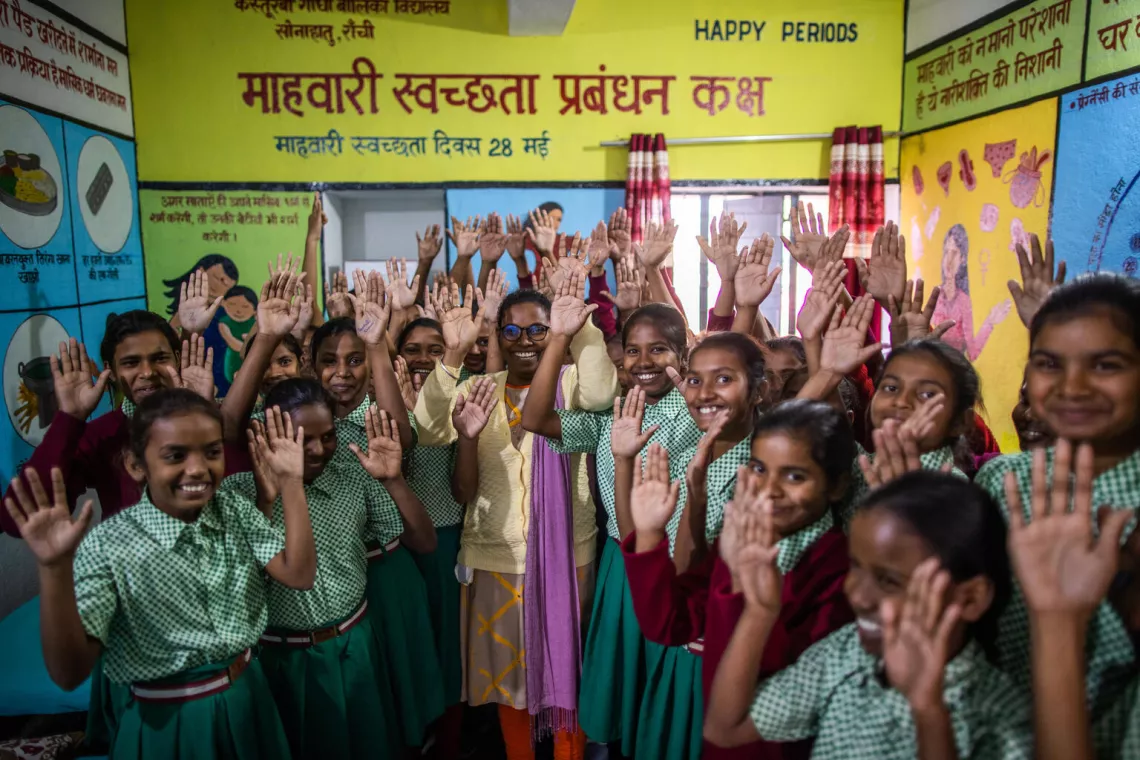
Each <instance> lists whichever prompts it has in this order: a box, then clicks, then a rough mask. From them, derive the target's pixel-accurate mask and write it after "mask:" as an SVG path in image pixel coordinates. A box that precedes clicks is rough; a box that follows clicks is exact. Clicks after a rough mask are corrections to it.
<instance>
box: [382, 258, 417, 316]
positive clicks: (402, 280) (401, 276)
mask: <svg viewBox="0 0 1140 760" xmlns="http://www.w3.org/2000/svg"><path fill="white" fill-rule="evenodd" d="M384 271H385V272H386V273H387V275H388V287H387V293H388V306H389V308H391V309H396V310H397V311H402V310H403V309H410V308H412V307H413V306H415V305H416V293H418V292H419V290H420V276H419V275H418V274H417V275H415V276H414V277H412V281H411V283H410V284H409V283H408V262H407V261H405V260H403V259H399V260H398V261H394V260H391V259H389V260H388V261H386V262H384ZM381 285H383V282H382V281H381Z"/></svg>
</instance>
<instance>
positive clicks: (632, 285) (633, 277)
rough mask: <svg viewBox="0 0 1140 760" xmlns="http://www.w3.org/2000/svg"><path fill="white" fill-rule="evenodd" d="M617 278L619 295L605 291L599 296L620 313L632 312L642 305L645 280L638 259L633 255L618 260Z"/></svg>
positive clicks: (616, 265) (616, 264) (615, 267)
mask: <svg viewBox="0 0 1140 760" xmlns="http://www.w3.org/2000/svg"><path fill="white" fill-rule="evenodd" d="M614 274H615V275H616V276H617V284H618V287H617V291H618V292H617V295H616V296H614V295H611V294H610V292H609V291H608V290H603V291H602V292H601V293H599V294H598V295H599V296H601V297H602V298H604V299H605V300H607V301H609V302H610V303H612V304H613V305H614V306H616V307H617V309H618V311H624V312H630V311H633V310H634V309H636V308H637V307H638V306H640V305H641V286H642V281H643V278H642V276H641V271H640V270H639V269H638V267H637V257H636V256H634V255H633V254H630V255H629V256H626V257H625V258H623V259H618V261H617V262H616V263H615V266H614Z"/></svg>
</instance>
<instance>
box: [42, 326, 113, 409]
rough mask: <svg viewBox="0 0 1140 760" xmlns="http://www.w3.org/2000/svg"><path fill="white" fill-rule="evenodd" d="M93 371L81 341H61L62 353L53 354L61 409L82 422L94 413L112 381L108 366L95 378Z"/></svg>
mask: <svg viewBox="0 0 1140 760" xmlns="http://www.w3.org/2000/svg"><path fill="white" fill-rule="evenodd" d="M94 371H95V367H94V366H93V365H92V364H91V361H90V359H89V358H88V356H87V349H86V347H84V345H83V344H82V343H79V342H78V341H76V340H75V338H71V339H69V340H68V342H67V343H60V344H59V356H53V357H51V376H52V382H53V387H54V389H55V399H56V402H57V403H58V405H59V410H60V411H61V412H63V413H64V414H67V415H69V416H71V417H74V418H75V419H77V420H79V421H81V422H82V421H83V420H86V419H87V418H88V417H90V416H91V413H92V412H94V411H95V407H97V406H99V400H100V399H102V398H103V394H104V393H105V392H106V391H107V384H108V383H109V382H110V381H111V370H109V369H105V370H103V371H102V372H100V373H99V377H98V378H97V379H95V380H94V381H92V375H93V374H94Z"/></svg>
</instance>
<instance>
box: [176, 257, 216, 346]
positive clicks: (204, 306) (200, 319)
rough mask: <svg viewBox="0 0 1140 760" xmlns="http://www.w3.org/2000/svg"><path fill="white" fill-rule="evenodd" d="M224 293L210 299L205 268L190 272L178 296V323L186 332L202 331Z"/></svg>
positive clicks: (211, 320) (210, 319)
mask: <svg viewBox="0 0 1140 760" xmlns="http://www.w3.org/2000/svg"><path fill="white" fill-rule="evenodd" d="M224 297H225V295H224V294H223V295H220V296H218V297H217V298H215V299H214V300H213V301H211V300H210V278H209V276H208V275H207V274H206V270H205V269H198V270H195V271H193V272H191V273H190V277H189V278H188V279H187V280H186V281H184V282H183V283H182V290H181V293H180V294H179V297H178V314H177V317H178V324H179V325H181V327H182V329H183V330H186V331H188V332H196V333H202V332H205V330H206V328H207V327H209V326H210V323H212V322H213V321H214V314H216V313H217V311H218V307H219V306H221V304H222V299H223V298H224Z"/></svg>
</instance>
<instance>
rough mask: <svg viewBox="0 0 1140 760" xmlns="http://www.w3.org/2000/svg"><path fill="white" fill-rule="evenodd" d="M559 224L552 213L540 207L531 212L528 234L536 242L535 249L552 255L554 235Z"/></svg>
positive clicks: (542, 253) (540, 252) (541, 253)
mask: <svg viewBox="0 0 1140 760" xmlns="http://www.w3.org/2000/svg"><path fill="white" fill-rule="evenodd" d="M556 227H557V225H555V223H554V220H553V219H551V218H550V214H548V213H547V212H545V211H543V210H542V209H540V208H536V209H535V210H534V211H531V212H530V226H529V227H527V228H526V236H527V237H528V238H530V241H531V242H532V243H534V247H535V250H537V251H538V253H539V254H540V255H542V256H550V255H551V253H552V251H553V250H554V236H555V230H556Z"/></svg>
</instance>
